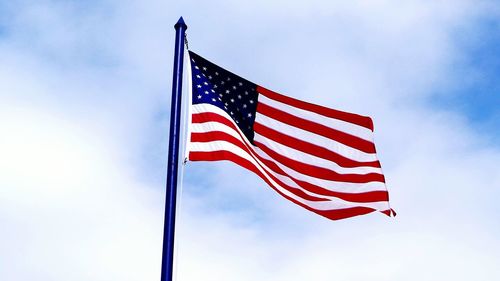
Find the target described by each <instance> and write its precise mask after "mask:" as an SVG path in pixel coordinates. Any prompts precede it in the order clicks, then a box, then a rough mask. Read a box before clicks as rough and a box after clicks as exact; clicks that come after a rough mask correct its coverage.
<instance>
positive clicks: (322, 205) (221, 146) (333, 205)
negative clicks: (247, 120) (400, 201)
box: [191, 141, 388, 211]
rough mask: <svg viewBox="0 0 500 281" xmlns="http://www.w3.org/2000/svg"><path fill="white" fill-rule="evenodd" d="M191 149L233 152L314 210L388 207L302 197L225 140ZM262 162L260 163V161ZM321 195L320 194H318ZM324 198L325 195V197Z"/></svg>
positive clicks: (377, 203) (202, 144)
mask: <svg viewBox="0 0 500 281" xmlns="http://www.w3.org/2000/svg"><path fill="white" fill-rule="evenodd" d="M191 149H192V151H200V152H210V151H220V150H225V151H229V152H231V153H234V154H236V155H238V156H240V157H242V158H244V159H246V160H248V161H250V162H251V163H252V164H253V165H254V166H256V167H257V169H259V171H261V172H262V173H263V174H264V176H265V177H266V179H268V180H269V181H270V182H271V184H272V185H273V186H274V187H275V188H276V189H278V190H279V191H280V192H282V193H284V194H285V195H287V196H289V197H291V198H293V199H294V200H296V201H299V202H301V203H303V204H305V205H307V206H309V207H311V208H314V209H316V210H334V209H344V208H349V207H356V206H359V207H368V208H373V209H376V210H380V211H383V210H387V209H388V204H387V202H385V201H382V202H370V203H358V202H348V201H344V200H342V199H339V198H336V197H329V198H328V199H329V201H323V202H317V201H309V200H306V199H303V198H301V197H299V196H297V195H295V194H293V193H291V192H289V191H288V190H286V189H285V188H283V187H281V186H280V185H279V184H278V183H276V182H275V181H274V180H273V179H272V178H271V177H269V175H267V173H266V172H265V170H264V169H262V167H260V166H259V164H258V162H257V161H256V160H255V159H254V158H253V157H251V156H250V155H249V154H248V153H247V152H245V151H244V150H242V149H241V148H240V147H238V146H236V145H234V144H232V143H229V142H226V141H213V142H193V143H192V144H191ZM260 164H262V163H260ZM319 197H322V196H319ZM325 198H326V197H325Z"/></svg>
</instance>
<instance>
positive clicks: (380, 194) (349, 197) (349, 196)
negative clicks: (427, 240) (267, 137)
mask: <svg viewBox="0 0 500 281" xmlns="http://www.w3.org/2000/svg"><path fill="white" fill-rule="evenodd" d="M201 115H204V116H201ZM211 115H213V113H199V114H196V120H197V123H202V122H200V121H201V120H204V119H206V117H207V116H211ZM216 115H217V114H216ZM217 116H218V117H220V118H217V119H221V121H222V120H224V121H225V120H226V119H225V118H223V117H221V116H220V115H217ZM194 117H195V115H193V119H195V118H194ZM206 122H208V121H206ZM216 122H218V121H216ZM228 126H229V127H231V128H233V129H235V130H236V126H235V125H234V124H233V123H231V122H229V124H228ZM217 132H218V131H217ZM218 133H220V134H218V135H217V136H218V137H217V138H215V136H216V135H215V134H211V132H208V133H192V135H191V136H192V139H191V141H192V142H208V141H215V140H223V141H228V142H230V143H232V144H234V145H237V146H239V147H240V148H242V149H243V150H245V151H246V152H247V153H249V155H250V156H252V157H254V159H255V157H257V158H258V159H259V160H260V161H261V162H263V163H264V165H265V166H266V167H268V168H269V169H271V170H272V171H273V172H275V173H278V174H280V175H283V176H286V177H288V178H290V179H291V180H293V181H294V182H295V183H296V184H297V185H299V186H300V187H302V188H304V189H305V190H307V191H309V192H312V193H315V194H318V195H324V196H335V197H337V198H340V199H343V200H346V201H350V202H358V203H369V202H378V201H388V193H387V191H370V192H363V193H345V192H336V191H332V190H329V189H325V188H322V187H320V186H317V185H314V184H311V183H308V182H306V181H302V180H298V179H296V178H294V177H292V176H290V175H288V174H286V173H285V172H284V171H283V170H282V169H281V168H280V167H279V166H278V165H276V163H274V162H272V161H270V160H267V159H265V158H262V157H261V156H260V155H258V154H255V155H253V153H250V150H252V152H253V147H247V146H246V145H245V146H242V145H244V143H243V142H242V141H241V140H238V139H237V138H235V137H234V136H231V135H228V134H225V133H223V132H218ZM195 134H196V135H195ZM203 134H210V137H208V136H202V135H203ZM193 137H194V139H193ZM240 137H241V134H240ZM269 176H270V177H272V178H273V179H274V180H275V181H276V182H280V183H282V182H281V181H280V180H278V179H277V178H276V177H274V176H272V175H270V174H269ZM283 185H285V184H284V183H283ZM288 187H289V188H294V187H290V186H288Z"/></svg>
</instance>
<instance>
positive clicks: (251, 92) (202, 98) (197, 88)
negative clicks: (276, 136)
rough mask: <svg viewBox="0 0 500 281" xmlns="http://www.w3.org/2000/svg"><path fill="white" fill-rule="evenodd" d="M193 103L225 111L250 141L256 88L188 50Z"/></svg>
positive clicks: (256, 94) (251, 138) (252, 135)
mask: <svg viewBox="0 0 500 281" xmlns="http://www.w3.org/2000/svg"><path fill="white" fill-rule="evenodd" d="M189 55H190V59H191V75H192V81H193V97H192V100H193V104H200V103H209V104H213V105H215V106H217V107H219V108H220V109H222V110H224V111H225V112H227V114H228V115H229V116H230V117H231V118H232V119H233V120H234V122H235V123H236V125H238V127H239V128H240V129H241V131H242V132H243V133H244V134H245V136H246V137H247V139H248V140H249V141H250V142H253V137H254V132H253V123H254V122H255V113H256V111H257V97H258V93H257V91H256V90H257V85H256V84H254V83H252V82H250V81H248V80H246V79H243V78H241V77H240V76H238V75H236V74H233V73H231V72H229V71H227V70H225V69H223V68H221V67H219V66H217V65H215V64H213V63H211V62H209V61H207V60H206V59H204V58H202V57H200V56H199V55H197V54H195V53H193V52H191V51H189Z"/></svg>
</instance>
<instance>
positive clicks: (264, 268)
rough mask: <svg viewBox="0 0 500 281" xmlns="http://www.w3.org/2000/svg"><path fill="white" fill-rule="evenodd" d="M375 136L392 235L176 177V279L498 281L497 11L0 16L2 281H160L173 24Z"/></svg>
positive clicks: (428, 8)
mask: <svg viewBox="0 0 500 281" xmlns="http://www.w3.org/2000/svg"><path fill="white" fill-rule="evenodd" d="M181 15H182V16H184V19H185V20H186V23H187V25H188V31H187V32H188V39H189V46H190V48H191V49H192V50H193V51H195V52H197V53H199V54H200V55H202V56H204V57H206V58H208V59H210V60H212V61H214V62H216V63H218V64H219V65H221V66H223V67H226V68H228V69H230V70H232V71H233V72H235V73H237V74H239V75H241V76H243V77H245V78H247V79H249V80H251V81H254V82H257V83H259V84H261V85H263V86H265V87H267V88H270V89H273V90H275V91H278V92H281V93H284V94H287V95H290V96H293V97H296V98H300V99H305V100H308V101H312V102H315V103H320V104H323V105H326V106H330V107H334V108H337V109H341V110H346V111H352V112H356V113H359V114H363V115H369V116H371V117H372V118H373V119H374V122H375V138H376V142H377V147H378V152H379V157H380V159H381V161H382V165H383V168H384V172H385V174H386V178H387V182H388V189H389V192H390V196H391V204H392V207H393V208H394V209H395V210H396V211H397V212H398V216H397V217H396V218H394V219H393V218H388V217H386V216H384V215H381V214H377V213H374V214H370V215H366V216H362V217H356V218H353V219H348V220H343V221H335V222H332V221H328V220H326V219H324V218H323V217H320V216H317V215H314V214H312V213H310V212H307V211H305V210H303V209H302V208H300V207H298V206H296V205H294V204H292V203H290V202H288V201H286V200H284V199H283V198H281V197H280V196H279V195H277V194H275V193H274V192H273V191H272V190H271V189H270V188H268V187H267V186H266V184H265V183H264V182H263V181H261V180H260V179H259V178H257V176H255V175H253V174H252V173H250V172H248V171H246V170H243V169H241V168H239V167H236V166H235V165H232V164H229V163H199V162H197V163H188V165H187V166H186V167H185V170H184V172H185V173H184V181H183V182H184V184H183V186H182V195H181V205H180V210H179V216H178V229H177V230H178V242H179V250H178V255H177V261H178V263H177V277H178V278H177V280H182V281H192V280H195V281H198V280H206V281H211V280H217V281H225V280H227V281H234V280H241V281H246V280H273V281H274V280H287V281H294V280H315V281H316V280H318V281H329V280H388V281H391V280H394V281H400V280H498V279H500V267H499V266H498V264H500V239H499V237H500V205H499V204H498V198H500V168H499V164H498V163H499V162H500V144H499V143H500V82H499V78H498V77H500V56H499V55H498V54H499V53H500V47H499V46H500V4H499V3H498V2H496V1H472V0H471V1H468V0H455V1H414V0H409V1H388V0H386V1H383V0H375V1H326V0H309V1H284V0H277V1H264V0H254V1H225V0H214V1H199V2H196V1H190V0H187V1H178V2H177V3H174V2H173V1H156V0H120V1H118V0H104V1H95V0H92V1H90V0H89V1H76V0H74V1H71V0H67V1H62V0H53V1H49V0H38V1H29V0H25V1H23V0H18V1H2V2H0V280H2V281H14V280H41V281H49V280H50V281H52V280H61V281H62V280H75V281H80V280H82V281H83V280H95V281H100V280H102V281H105V280H106V281H107V280H159V278H160V263H161V247H162V231H163V225H162V224H163V210H164V196H165V190H164V189H165V187H164V185H165V176H166V171H165V170H166V155H167V153H168V152H167V144H168V124H169V114H170V112H169V106H170V93H171V79H172V58H173V47H174V35H175V32H174V29H173V25H174V24H175V22H176V21H177V19H178V18H179V16H181Z"/></svg>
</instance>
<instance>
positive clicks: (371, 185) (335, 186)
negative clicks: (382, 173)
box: [254, 147, 386, 193]
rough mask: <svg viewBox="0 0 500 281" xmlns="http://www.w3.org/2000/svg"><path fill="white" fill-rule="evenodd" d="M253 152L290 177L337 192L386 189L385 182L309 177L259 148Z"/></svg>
mask: <svg viewBox="0 0 500 281" xmlns="http://www.w3.org/2000/svg"><path fill="white" fill-rule="evenodd" d="M254 150H255V152H256V153H257V154H259V156H260V157H262V158H264V159H266V160H270V161H273V162H274V163H275V164H276V165H278V167H279V168H280V169H281V170H283V172H285V173H286V174H287V175H289V176H290V177H292V178H295V179H298V180H302V181H305V182H308V183H311V184H314V185H317V186H321V187H322V188H325V189H328V190H331V191H338V192H347V193H362V192H368V191H386V187H385V184H384V183H383V182H368V183H352V182H340V181H331V180H324V179H319V178H316V177H311V176H308V175H304V174H302V173H300V172H297V171H295V170H293V169H291V168H288V167H287V166H285V165H283V164H281V163H279V162H277V161H276V160H274V159H273V158H272V157H271V156H269V155H267V154H266V153H265V152H264V151H262V150H261V149H260V148H258V147H255V149H254Z"/></svg>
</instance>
